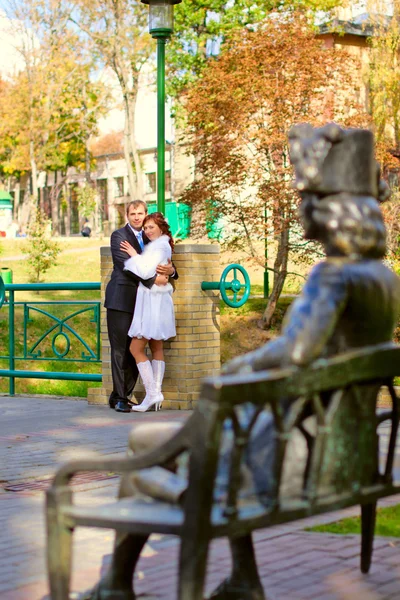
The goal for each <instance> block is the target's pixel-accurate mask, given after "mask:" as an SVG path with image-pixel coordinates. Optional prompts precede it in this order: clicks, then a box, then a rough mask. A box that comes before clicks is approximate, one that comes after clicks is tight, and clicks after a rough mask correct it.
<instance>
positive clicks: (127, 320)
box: [105, 200, 178, 412]
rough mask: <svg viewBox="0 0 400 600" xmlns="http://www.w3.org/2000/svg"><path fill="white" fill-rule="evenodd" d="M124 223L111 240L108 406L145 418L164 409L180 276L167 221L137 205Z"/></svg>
mask: <svg viewBox="0 0 400 600" xmlns="http://www.w3.org/2000/svg"><path fill="white" fill-rule="evenodd" d="M126 217H127V221H128V222H127V224H126V225H125V227H122V228H121V229H117V230H116V231H114V232H113V233H112V235H111V254H112V259H113V271H112V274H111V279H110V281H109V283H108V285H107V288H106V298H105V307H106V309H107V329H108V337H109V340H110V347H111V373H112V382H113V390H112V392H111V395H110V397H109V405H110V408H115V410H116V411H118V412H131V411H134V412H145V411H147V410H149V409H150V408H151V407H153V406H154V407H155V408H156V409H157V408H160V406H161V403H162V401H163V395H162V393H161V385H162V381H163V377H164V372H165V361H164V351H163V340H166V339H169V338H171V337H173V336H175V335H176V331H175V315H174V307H173V302H172V291H173V288H172V285H171V284H170V283H169V277H172V278H173V279H177V278H178V274H177V273H176V271H175V269H174V266H173V264H172V262H171V255H172V250H173V247H174V243H173V239H172V235H171V231H170V228H169V225H168V223H167V221H166V220H165V218H164V216H163V215H162V214H161V213H152V214H150V215H148V214H147V206H146V203H145V202H143V201H141V200H133V201H132V202H130V203H129V204H128V206H127V209H126ZM147 344H149V346H150V350H151V353H152V361H151V362H150V360H149V359H148V357H147V355H146V353H145V348H146V345H147ZM139 373H140V376H141V378H142V381H143V385H144V387H145V389H146V396H145V398H144V400H143V402H142V403H141V404H139V405H133V404H132V403H131V402H130V401H129V400H128V396H130V395H131V394H132V392H133V388H134V387H135V384H136V380H137V377H138V374H139Z"/></svg>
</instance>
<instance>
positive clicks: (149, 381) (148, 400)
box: [132, 360, 159, 412]
mask: <svg viewBox="0 0 400 600" xmlns="http://www.w3.org/2000/svg"><path fill="white" fill-rule="evenodd" d="M137 367H138V369H139V373H140V377H141V378H142V381H143V385H144V387H145V390H146V395H145V397H144V400H143V402H142V403H141V404H138V405H134V406H132V411H133V412H146V411H147V410H149V408H150V407H151V406H153V404H157V403H158V402H159V396H158V394H157V392H156V389H155V383H154V376H153V369H152V367H151V363H150V361H149V360H146V361H144V362H140V363H137Z"/></svg>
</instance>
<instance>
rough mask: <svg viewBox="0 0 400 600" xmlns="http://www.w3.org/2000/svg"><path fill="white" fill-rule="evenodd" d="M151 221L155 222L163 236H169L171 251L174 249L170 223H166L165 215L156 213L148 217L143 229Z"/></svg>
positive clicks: (145, 219)
mask: <svg viewBox="0 0 400 600" xmlns="http://www.w3.org/2000/svg"><path fill="white" fill-rule="evenodd" d="M149 221H154V223H155V224H156V225H158V227H159V228H160V229H161V232H162V234H163V235H167V236H168V237H169V245H170V246H171V250H173V249H174V239H173V237H172V233H171V229H170V227H169V225H168V221H166V219H165V217H164V215H163V214H162V213H161V212H154V213H150V214H149V215H146V217H145V218H144V221H143V228H144V226H145V225H146V223H148V222H149Z"/></svg>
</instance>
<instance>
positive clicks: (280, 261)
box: [258, 229, 289, 329]
mask: <svg viewBox="0 0 400 600" xmlns="http://www.w3.org/2000/svg"><path fill="white" fill-rule="evenodd" d="M288 258H289V229H283V230H282V231H281V233H280V235H279V244H278V251H277V254H276V259H275V262H274V283H273V286H272V291H271V295H270V297H269V298H268V304H267V307H266V309H265V311H264V314H263V316H262V319H261V320H260V321H259V322H258V326H259V327H260V328H261V329H268V328H269V327H271V321H272V317H273V316H274V313H275V309H276V305H277V303H278V300H279V298H280V295H281V293H282V290H283V286H284V284H285V279H286V275H287V263H288Z"/></svg>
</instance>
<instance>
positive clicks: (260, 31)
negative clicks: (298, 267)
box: [184, 13, 365, 327]
mask: <svg viewBox="0 0 400 600" xmlns="http://www.w3.org/2000/svg"><path fill="white" fill-rule="evenodd" d="M354 69H355V65H354V64H353V62H352V60H351V58H350V56H349V55H348V54H347V53H346V52H345V51H344V50H337V49H329V48H325V47H324V46H323V42H321V41H320V40H318V39H316V37H315V35H314V32H313V30H312V29H311V28H310V27H309V25H308V23H307V19H306V18H305V17H304V15H303V14H302V13H293V14H286V15H280V16H275V17H273V18H272V17H271V18H268V19H266V20H265V21H264V22H263V23H260V24H259V25H258V27H257V29H256V30H255V31H251V30H249V29H245V30H243V31H241V32H238V33H234V34H233V36H232V37H231V38H230V39H229V40H227V41H226V42H225V47H224V49H223V50H222V51H221V54H220V56H219V57H218V59H216V60H214V61H212V62H211V63H209V64H208V65H207V67H206V68H205V69H204V70H203V73H202V76H201V77H200V78H199V80H198V82H197V83H196V84H194V85H193V86H191V87H190V88H189V90H188V93H187V95H186V98H185V102H186V106H185V108H186V111H187V114H188V126H189V127H190V129H191V132H192V140H191V150H192V151H193V153H194V155H195V156H196V157H197V165H196V172H197V174H198V177H197V179H196V181H195V182H194V183H193V184H192V185H191V186H190V187H189V189H188V190H187V191H186V193H185V195H184V200H185V201H187V202H189V203H192V204H193V205H194V207H195V208H196V210H197V211H198V213H199V216H200V219H199V221H200V222H203V223H204V222H206V220H207V211H208V209H209V207H210V205H211V206H212V208H213V210H214V211H215V213H217V214H218V215H219V216H222V217H223V218H224V220H225V233H226V239H225V240H224V244H225V246H228V247H231V248H234V249H241V250H244V251H248V253H249V254H250V255H251V256H253V258H256V250H255V248H254V241H255V240H260V239H264V238H265V236H270V237H272V236H274V237H275V239H276V240H277V252H276V259H275V263H274V267H273V273H274V281H273V287H272V292H271V295H270V298H269V300H268V304H267V308H266V311H265V313H264V315H263V322H262V326H263V327H268V326H269V325H270V323H271V319H272V316H273V313H274V310H275V306H276V303H277V301H278V299H279V296H280V294H281V292H282V289H283V285H284V282H285V278H286V275H287V265H288V257H289V251H290V250H291V249H293V248H294V247H295V248H296V250H297V252H298V253H300V255H301V254H302V255H303V256H306V257H307V256H309V253H310V246H309V244H306V243H305V242H304V240H300V228H299V226H298V222H297V202H298V200H297V197H296V195H295V194H294V193H293V191H292V187H291V180H292V171H291V167H290V161H289V156H288V149H287V133H288V131H289V129H290V127H291V126H292V125H293V124H295V123H299V122H305V121H307V122H309V123H312V124H314V125H318V124H323V123H324V122H326V121H327V120H332V118H333V117H335V120H337V121H341V122H342V123H343V124H350V123H356V122H357V124H360V123H361V119H360V116H361V115H362V114H363V111H362V108H361V107H360V106H358V104H357V102H356V100H355V94H354V78H353V77H352V74H353V70H354ZM364 122H365V121H364ZM265 216H267V218H265ZM199 221H198V222H199Z"/></svg>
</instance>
